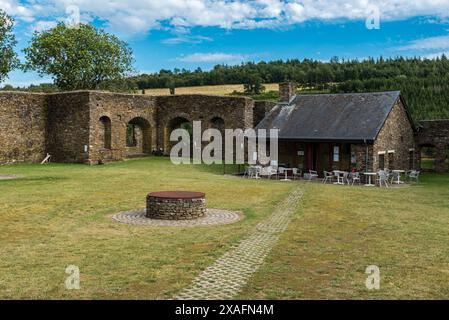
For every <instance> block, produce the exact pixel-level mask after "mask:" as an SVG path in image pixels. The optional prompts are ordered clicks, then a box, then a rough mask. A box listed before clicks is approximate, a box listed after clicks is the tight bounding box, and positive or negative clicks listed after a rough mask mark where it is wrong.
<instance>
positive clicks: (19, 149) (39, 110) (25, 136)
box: [0, 92, 47, 163]
mask: <svg viewBox="0 0 449 320" xmlns="http://www.w3.org/2000/svg"><path fill="white" fill-rule="evenodd" d="M46 109H47V103H46V95H43V94H28V93H10V92H4V93H1V94H0V163H14V162H37V161H40V160H42V159H43V156H44V154H45V150H46V137H45V127H46V124H47V119H46V116H47V110H46Z"/></svg>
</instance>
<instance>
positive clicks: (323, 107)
mask: <svg viewBox="0 0 449 320" xmlns="http://www.w3.org/2000/svg"><path fill="white" fill-rule="evenodd" d="M399 98H400V92H399V91H388V92H373V93H343V94H303V95H297V96H296V98H294V99H293V100H292V102H290V103H289V104H278V105H276V106H275V107H274V108H273V109H272V110H271V111H270V112H269V113H268V114H267V116H266V117H265V118H264V119H263V120H262V121H261V122H260V123H259V125H258V126H257V127H256V128H257V129H273V128H274V129H280V131H279V138H280V139H297V140H340V141H341V140H346V141H364V140H366V141H374V140H375V139H376V137H377V135H378V133H379V131H380V129H381V128H382V126H383V124H384V122H385V120H386V119H387V117H388V115H389V113H390V111H391V109H392V108H393V106H394V105H395V103H396V101H397V100H398V99H399Z"/></svg>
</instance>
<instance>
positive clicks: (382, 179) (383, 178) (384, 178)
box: [377, 170, 390, 188]
mask: <svg viewBox="0 0 449 320" xmlns="http://www.w3.org/2000/svg"><path fill="white" fill-rule="evenodd" d="M377 174H378V178H377V181H378V182H379V187H382V184H383V185H384V186H385V187H386V188H389V187H390V185H389V183H388V175H387V174H386V173H385V171H383V170H380V171H379V172H378V173H377Z"/></svg>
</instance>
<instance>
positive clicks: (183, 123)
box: [164, 117, 193, 155]
mask: <svg viewBox="0 0 449 320" xmlns="http://www.w3.org/2000/svg"><path fill="white" fill-rule="evenodd" d="M175 129H184V130H186V131H187V132H188V133H189V135H190V155H192V150H193V141H192V135H193V125H192V123H191V122H190V121H189V120H188V119H186V118H184V117H176V118H173V119H171V120H170V121H169V122H168V124H167V126H166V127H165V133H164V140H165V143H164V149H165V153H166V154H170V150H171V148H172V147H173V146H174V145H175V144H177V142H176V141H170V135H171V133H172V132H173V130H175Z"/></svg>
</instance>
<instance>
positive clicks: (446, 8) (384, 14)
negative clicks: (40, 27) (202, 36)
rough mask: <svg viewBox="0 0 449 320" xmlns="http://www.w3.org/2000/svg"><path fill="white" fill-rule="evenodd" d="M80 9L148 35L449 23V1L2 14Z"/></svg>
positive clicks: (52, 5) (14, 7)
mask: <svg viewBox="0 0 449 320" xmlns="http://www.w3.org/2000/svg"><path fill="white" fill-rule="evenodd" d="M69 5H77V6H79V8H80V11H81V13H82V14H83V15H88V16H91V17H94V18H97V19H99V20H102V21H105V22H106V24H107V26H108V28H110V29H111V30H112V31H116V32H120V33H139V32H147V31H148V30H151V29H154V28H161V26H162V25H163V26H167V25H168V26H169V27H172V28H192V27H195V26H203V27H208V26H213V27H221V28H226V29H232V28H237V29H238V28H246V29H248V28H276V27H282V26H288V25H292V24H296V23H302V22H304V21H308V20H327V21H329V20H336V19H349V20H364V19H366V18H367V17H368V16H369V14H370V8H371V7H372V6H373V5H376V6H378V7H379V8H380V10H381V19H382V20H397V19H405V18H409V17H413V16H434V17H438V18H447V17H449V1H448V0H414V1H410V0H377V1H374V0H320V1H316V0H251V1H246V0H164V1H160V0H140V1H135V0H120V1H116V0H95V1H92V0H45V1H39V4H37V1H36V0H30V1H28V2H23V4H20V2H19V1H18V0H0V8H3V9H5V10H6V11H7V12H9V13H11V14H13V15H14V16H17V17H19V18H20V19H22V20H27V19H28V20H29V21H32V20H33V19H34V18H36V19H37V20H44V21H49V20H51V19H50V18H52V17H61V16H63V15H64V14H65V8H66V7H67V6H69Z"/></svg>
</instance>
